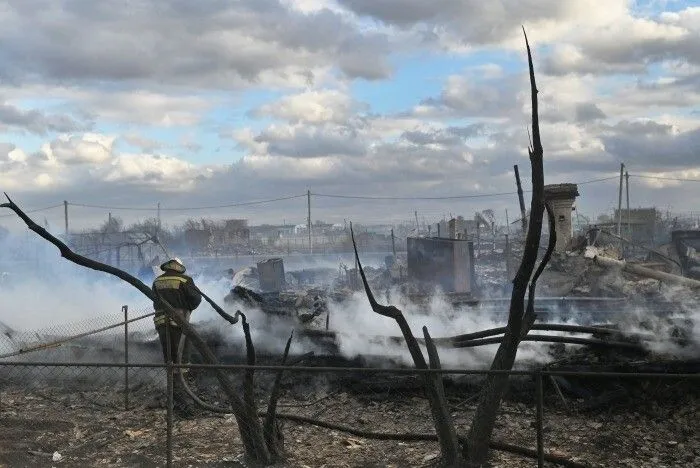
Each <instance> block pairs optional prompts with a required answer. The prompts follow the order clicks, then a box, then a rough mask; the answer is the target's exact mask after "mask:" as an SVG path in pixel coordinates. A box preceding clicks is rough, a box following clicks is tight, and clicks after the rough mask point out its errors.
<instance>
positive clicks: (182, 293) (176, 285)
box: [153, 270, 202, 326]
mask: <svg viewBox="0 0 700 468" xmlns="http://www.w3.org/2000/svg"><path fill="white" fill-rule="evenodd" d="M153 291H154V292H155V293H157V294H159V295H160V297H161V298H163V299H164V300H165V301H166V302H167V303H168V304H170V305H171V306H173V308H174V309H176V310H180V311H183V312H184V311H192V310H194V309H196V308H197V306H199V303H200V302H202V295H201V294H200V293H199V291H198V290H197V288H196V287H195V285H194V281H192V278H190V277H189V276H187V275H185V274H182V273H177V272H175V271H170V270H169V271H166V272H165V273H163V274H162V275H160V276H159V277H157V278H156V279H155V281H153ZM153 306H154V308H155V310H156V315H155V317H154V318H153V321H154V322H155V324H156V326H158V325H163V324H165V322H166V319H165V309H163V308H162V307H158V304H157V303H155V302H154V304H153ZM170 323H171V325H175V326H177V323H175V321H173V320H171V321H170Z"/></svg>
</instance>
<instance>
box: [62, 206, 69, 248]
mask: <svg viewBox="0 0 700 468" xmlns="http://www.w3.org/2000/svg"><path fill="white" fill-rule="evenodd" d="M63 217H64V219H65V221H66V240H68V202H67V201H66V200H63Z"/></svg>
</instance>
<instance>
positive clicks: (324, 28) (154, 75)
mask: <svg viewBox="0 0 700 468" xmlns="http://www.w3.org/2000/svg"><path fill="white" fill-rule="evenodd" d="M78 25H79V26H78ZM0 26H1V27H0V41H2V43H3V44H4V47H3V50H2V51H0V59H1V60H2V62H3V63H4V64H6V65H7V66H5V67H3V70H2V71H1V72H0V74H1V75H2V76H3V77H4V78H5V79H6V80H9V81H12V82H26V81H33V80H37V79H41V80H43V81H47V82H68V83H99V82H101V81H122V82H130V83H134V84H136V85H138V84H151V85H153V84H155V83H160V85H163V84H175V85H185V86H192V85H193V84H195V83H196V84H197V85H198V86H213V87H221V88H227V89H229V88H235V87H240V86H244V85H247V84H250V83H258V84H273V83H281V82H283V81H288V80H289V77H290V76H291V75H295V76H296V77H297V79H298V84H303V83H305V82H309V81H313V80H314V73H316V72H317V71H320V70H322V69H323V68H325V67H327V66H328V65H329V63H334V64H335V66H337V68H338V69H339V70H341V71H342V72H343V73H344V74H345V75H347V76H349V77H362V78H368V79H377V78H384V77H386V76H387V74H388V73H389V71H390V70H389V66H388V63H387V62H386V54H387V53H388V41H387V39H386V37H385V36H384V35H383V34H382V33H379V32H375V31H366V30H363V29H360V28H359V27H358V26H357V25H356V24H354V23H352V22H349V21H348V20H346V18H345V17H344V15H341V14H339V13H338V12H335V11H332V10H330V9H326V8H322V9H319V10H309V11H299V10H297V9H295V8H292V7H290V6H289V4H287V3H286V2H281V1H279V0H244V1H239V2H235V3H230V2H221V1H217V2H206V4H197V5H196V6H195V5H192V4H190V3H189V2H181V1H176V0H165V1H160V2H145V3H140V4H139V6H138V8H136V7H135V6H133V5H132V4H130V3H129V4H125V5H122V7H120V8H114V7H113V5H107V4H104V5H103V4H99V3H95V2H93V1H90V0H77V1H68V0H58V1H54V0H26V1H23V2H14V3H13V4H11V5H10V6H9V7H8V8H6V9H5V10H4V11H3V14H2V15H0ZM56 38H62V39H61V40H56Z"/></svg>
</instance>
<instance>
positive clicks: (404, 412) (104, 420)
mask: <svg viewBox="0 0 700 468" xmlns="http://www.w3.org/2000/svg"><path fill="white" fill-rule="evenodd" d="M669 388H672V387H669ZM657 390H658V389H657ZM662 390H663V389H662ZM675 390H676V391H675V392H674V398H671V399H668V400H666V399H664V391H665V390H663V391H661V392H656V393H655V397H654V398H653V399H649V400H648V401H644V399H639V398H637V399H636V400H635V401H623V402H619V403H616V404H614V405H609V406H608V407H607V408H606V409H605V410H603V411H601V410H598V411H597V412H590V411H586V412H584V411H583V410H581V409H578V408H577V407H576V401H573V400H572V401H569V402H568V403H569V409H568V410H567V409H565V407H564V405H563V403H562V402H561V400H560V399H559V397H558V396H557V395H556V394H554V393H553V392H552V394H551V395H550V394H549V393H548V394H547V395H546V408H545V424H544V428H545V432H544V434H545V441H544V442H545V450H546V451H547V452H550V453H553V454H557V455H561V456H566V457H568V458H570V459H572V460H576V461H579V462H585V463H589V464H590V465H591V466H595V467H676V466H678V467H680V466H683V467H689V466H697V467H700V431H698V430H697V427H698V426H697V417H698V414H700V413H698V409H699V408H700V398H699V397H698V394H697V392H690V393H687V392H685V391H684V390H683V391H680V392H679V391H678V388H675ZM144 392H145V393H144ZM147 393H148V391H146V390H141V391H140V392H138V393H137V394H136V395H134V396H132V401H133V408H132V409H130V410H128V411H124V409H123V396H122V395H121V394H120V393H119V392H117V391H115V390H114V389H113V388H112V389H109V390H107V391H90V392H71V393H68V392H66V390H64V389H62V388H42V389H41V391H38V390H33V391H29V390H23V389H12V388H7V387H6V388H5V389H3V390H2V391H0V467H35V466H47V467H48V466H53V467H56V468H59V467H85V466H98V465H99V466H108V467H156V466H164V465H165V453H166V431H165V427H166V425H165V411H164V410H162V409H145V408H144V404H143V401H144V400H145V397H146V395H147ZM291 393H293V392H291ZM291 393H290V394H288V395H287V396H286V397H285V398H284V399H283V400H282V401H281V402H280V407H279V412H281V413H287V414H298V415H304V416H310V417H314V418H317V419H321V420H325V421H330V422H334V423H338V424H344V425H348V426H353V427H357V428H362V429H365V430H373V431H387V432H431V424H430V417H429V410H428V408H427V404H426V402H425V400H424V399H423V398H421V397H420V395H419V394H418V393H416V392H411V391H409V392H406V393H404V394H393V395H383V394H378V393H374V394H366V395H362V394H356V393H354V394H350V393H346V392H344V391H340V390H338V389H336V390H328V389H322V390H319V391H318V392H316V394H307V395H303V398H302V397H301V396H300V395H292V394H291ZM449 401H450V403H451V405H452V407H453V417H454V418H455V422H456V425H457V427H458V430H459V432H460V433H466V430H467V428H468V425H469V421H470V417H471V415H472V414H473V410H474V408H475V407H474V405H473V401H474V400H473V396H471V397H469V396H468V395H467V396H465V395H455V394H454V392H452V394H451V395H450V396H449ZM261 403H262V401H261ZM282 431H283V434H284V439H285V446H286V449H287V452H288V453H287V458H286V460H285V461H284V462H283V463H280V464H279V466H284V467H287V466H288V467H420V466H439V457H438V446H437V444H436V443H434V442H419V443H415V442H410V443H408V442H396V441H377V440H368V439H362V438H360V437H355V436H350V435H348V434H345V433H342V432H338V431H331V430H328V429H323V428H318V427H313V426H309V425H301V424H297V423H294V422H290V421H286V422H284V425H283V429H282ZM173 435H174V441H173V457H174V465H175V466H181V467H185V466H211V467H226V466H229V467H235V466H244V465H243V464H242V462H241V457H240V454H241V453H242V445H241V442H240V438H239V434H238V429H237V428H236V425H235V422H234V420H233V418H232V417H231V416H230V415H229V416H227V415H212V414H211V413H204V412H202V413H201V414H200V415H199V416H198V417H196V418H194V419H190V420H176V422H175V427H174V434H173ZM494 439H496V440H499V441H503V442H509V443H512V444H517V445H521V446H526V447H530V448H534V447H535V445H536V433H535V428H534V407H533V405H532V404H530V403H528V402H518V399H517V398H514V399H511V400H510V401H507V402H505V403H504V405H503V407H502V410H501V413H500V416H499V419H498V422H497V426H496V431H495V434H494ZM54 452H58V454H60V460H56V461H53V460H52V456H53V455H54ZM491 463H492V466H495V467H508V468H510V467H513V468H514V467H531V466H536V463H535V461H534V460H532V459H524V458H521V457H519V456H515V455H511V454H507V453H503V452H495V451H494V452H493V453H492V457H491ZM552 466H554V465H552Z"/></svg>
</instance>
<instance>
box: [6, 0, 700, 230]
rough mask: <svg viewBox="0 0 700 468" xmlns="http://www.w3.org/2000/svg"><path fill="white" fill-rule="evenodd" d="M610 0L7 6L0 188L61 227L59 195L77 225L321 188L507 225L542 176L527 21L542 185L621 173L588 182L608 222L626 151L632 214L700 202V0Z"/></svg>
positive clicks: (398, 213) (282, 204) (361, 202)
mask: <svg viewBox="0 0 700 468" xmlns="http://www.w3.org/2000/svg"><path fill="white" fill-rule="evenodd" d="M604 5H605V7H604V8H602V7H601V2H600V1H599V0H492V1H488V2H486V1H482V0H432V1H425V0H296V1H292V0H238V1H230V0H207V1H201V2H193V1H189V0H157V1H156V0H152V1H148V0H121V1H119V2H95V1H93V0H8V1H5V2H3V6H2V7H0V43H1V44H2V47H1V48H0V189H2V190H3V191H5V192H7V193H8V194H9V195H10V196H11V197H12V198H13V199H14V200H15V201H16V202H18V203H19V204H20V206H21V207H23V208H25V209H28V210H35V209H41V208H48V209H45V210H41V211H36V212H34V213H33V216H34V217H35V219H36V220H37V221H39V222H45V223H46V224H47V225H49V226H50V228H51V229H52V230H55V231H59V232H60V231H61V230H63V229H64V220H63V216H64V213H63V201H64V200H67V201H68V202H69V204H70V205H69V213H70V215H69V217H70V227H71V229H75V230H78V229H83V228H85V227H87V226H89V225H91V224H94V223H96V222H99V221H101V220H104V219H106V218H107V216H108V213H110V212H111V213H112V214H113V215H115V216H120V217H122V218H123V219H124V220H125V221H127V222H131V221H135V220H138V219H144V218H146V217H151V216H155V215H156V210H155V207H156V206H157V205H158V204H159V203H160V205H161V216H162V217H163V222H164V223H165V224H166V225H168V224H175V223H178V222H182V221H184V220H185V219H187V218H189V217H203V216H214V217H233V218H241V217H243V218H248V219H249V220H250V222H251V223H252V224H259V223H262V222H273V223H280V224H281V223H287V224H289V223H301V222H304V219H305V216H306V210H307V199H306V197H305V196H304V195H305V194H306V193H307V190H310V191H311V192H312V194H313V195H312V197H311V198H312V200H311V202H312V203H311V204H312V213H313V214H312V218H313V219H314V220H316V219H323V220H325V221H328V222H343V221H344V220H354V221H356V222H381V221H386V222H389V223H395V222H400V221H404V220H411V219H413V218H414V217H419V218H421V219H426V220H427V221H428V222H434V221H436V220H437V219H441V218H442V217H444V216H449V215H451V214H452V215H454V214H462V215H464V216H466V217H470V216H472V214H473V213H474V212H475V211H480V210H483V209H486V208H491V209H494V211H496V213H497V215H498V216H499V218H500V219H501V220H504V218H505V213H506V210H509V213H510V221H512V220H514V219H516V218H517V214H516V212H517V211H518V201H517V197H516V196H515V195H513V194H512V192H513V191H514V177H513V165H514V164H518V166H519V168H520V173H521V175H522V176H523V182H524V185H525V188H526V189H527V188H528V187H529V172H530V169H529V160H528V156H527V146H528V130H527V127H528V125H529V123H530V112H531V107H530V95H529V83H528V77H527V61H526V54H525V44H524V39H523V34H522V29H521V27H522V26H524V27H525V29H526V31H527V34H528V38H529V40H530V43H531V45H532V47H533V59H534V64H535V72H536V75H537V84H538V88H539V90H540V93H539V102H540V118H541V131H542V143H543V147H544V161H545V181H546V183H561V182H589V181H595V180H598V179H605V180H603V181H598V182H590V183H583V184H581V185H580V187H579V192H580V197H579V200H578V201H577V209H578V212H579V213H580V214H581V215H583V216H589V217H590V216H594V215H596V214H598V213H600V212H604V211H610V210H612V209H613V208H614V207H615V206H616V204H617V199H618V186H617V184H618V182H617V175H618V173H619V167H620V163H624V164H625V165H626V168H627V170H628V171H629V173H630V189H629V190H630V200H631V201H630V203H631V205H632V206H633V207H636V206H657V207H659V208H661V209H662V210H671V211H675V212H683V213H689V212H692V211H695V212H700V207H698V199H700V197H699V196H700V182H698V181H700V3H698V2H696V1H680V0H667V1H628V0H607V1H606V2H604ZM683 180H685V181H683ZM323 195H325V196H323ZM327 195H342V196H350V197H352V196H361V197H369V198H365V199H358V198H336V197H329V196H327ZM287 197H296V198H291V199H287V200H279V201H272V202H264V201H266V200H276V199H279V198H287ZM371 197H378V198H377V199H371ZM455 197H462V198H455ZM420 198H426V199H425V200H423V199H420ZM248 202H264V203H253V204H249V203H248ZM86 205H90V206H86ZM49 207H51V208H49ZM212 207H219V208H212ZM0 226H4V227H6V228H9V229H13V228H17V227H18V226H20V224H19V223H18V221H17V220H15V219H14V218H13V217H12V216H3V217H2V218H0Z"/></svg>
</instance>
